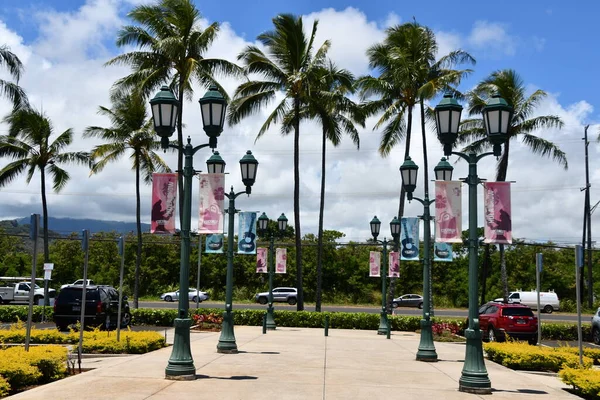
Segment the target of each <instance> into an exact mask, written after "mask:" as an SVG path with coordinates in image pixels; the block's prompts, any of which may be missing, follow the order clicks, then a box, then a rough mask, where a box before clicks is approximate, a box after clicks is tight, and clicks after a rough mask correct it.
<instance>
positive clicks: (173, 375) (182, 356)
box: [150, 86, 227, 380]
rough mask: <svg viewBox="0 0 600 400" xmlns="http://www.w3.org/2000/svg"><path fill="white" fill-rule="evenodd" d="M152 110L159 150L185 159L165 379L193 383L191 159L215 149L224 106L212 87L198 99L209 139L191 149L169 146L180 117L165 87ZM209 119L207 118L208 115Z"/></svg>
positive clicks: (225, 105)
mask: <svg viewBox="0 0 600 400" xmlns="http://www.w3.org/2000/svg"><path fill="white" fill-rule="evenodd" d="M150 105H151V108H152V119H153V121H154V130H155V131H156V134H157V135H158V136H160V137H161V147H162V148H163V149H165V150H166V149H167V148H169V147H171V148H174V149H177V151H179V152H181V153H183V155H184V157H185V162H184V167H183V171H178V173H180V174H181V173H183V210H182V211H183V217H182V220H181V260H180V267H179V292H180V293H181V294H182V295H181V296H179V305H178V312H177V318H175V321H174V325H175V336H174V339H173V351H172V352H171V357H170V358H169V362H168V365H167V367H166V369H165V377H166V378H167V379H174V380H193V379H196V367H195V366H194V360H193V359H192V353H191V351H190V326H191V325H192V323H191V320H190V317H189V313H188V311H189V299H188V296H187V293H188V292H189V274H190V225H191V210H192V177H193V176H194V173H195V171H194V167H193V156H194V154H196V152H197V151H198V150H200V149H202V148H204V147H207V146H210V147H211V148H212V149H214V148H215V147H217V137H218V136H219V135H220V134H221V132H222V131H223V122H224V118H223V116H224V115H225V109H226V107H227V103H226V101H225V99H224V98H223V96H222V95H221V93H219V92H218V91H217V89H216V88H215V87H211V88H210V90H209V91H208V92H207V93H206V95H205V96H204V97H203V98H202V99H200V105H201V109H202V116H203V123H204V131H205V132H206V134H207V135H208V137H209V142H208V143H205V144H202V145H199V146H196V147H192V145H191V143H190V142H191V141H190V138H189V137H188V139H187V144H186V145H185V146H184V145H183V144H182V143H178V144H171V143H169V138H170V137H171V136H172V135H173V132H174V131H175V127H176V125H177V116H178V115H179V106H180V103H179V101H178V100H177V99H176V98H175V96H174V95H173V92H172V91H171V90H170V89H169V87H167V86H163V87H162V88H161V89H160V91H159V92H158V93H157V94H156V95H155V96H154V98H153V99H152V100H150ZM205 109H206V110H207V111H212V110H216V109H220V116H219V117H218V118H217V116H216V114H214V116H213V117H212V118H209V119H206V118H204V117H205V112H204V111H205ZM209 117H210V115H209Z"/></svg>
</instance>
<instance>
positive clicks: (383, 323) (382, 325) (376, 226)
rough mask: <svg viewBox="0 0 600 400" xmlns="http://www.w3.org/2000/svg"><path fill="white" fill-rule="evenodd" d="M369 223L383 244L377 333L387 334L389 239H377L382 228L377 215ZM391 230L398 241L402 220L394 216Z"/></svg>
mask: <svg viewBox="0 0 600 400" xmlns="http://www.w3.org/2000/svg"><path fill="white" fill-rule="evenodd" d="M369 225H370V226H371V235H373V241H374V242H375V243H381V244H382V245H383V259H382V260H381V268H380V275H381V313H380V317H379V328H378V329H377V334H378V335H387V332H388V329H389V322H388V318H387V310H386V305H387V302H386V294H387V293H386V283H387V278H386V275H387V273H386V272H385V268H387V265H388V263H387V255H388V254H387V245H388V241H387V239H386V238H383V241H381V240H377V236H379V230H380V228H381V221H379V219H378V218H377V216H374V217H373V219H372V220H371V222H370V223H369ZM390 231H391V233H392V237H393V238H394V242H397V240H398V238H399V237H400V221H398V218H396V217H394V219H393V220H392V222H390Z"/></svg>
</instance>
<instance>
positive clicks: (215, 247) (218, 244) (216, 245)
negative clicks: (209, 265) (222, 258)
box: [205, 233, 223, 253]
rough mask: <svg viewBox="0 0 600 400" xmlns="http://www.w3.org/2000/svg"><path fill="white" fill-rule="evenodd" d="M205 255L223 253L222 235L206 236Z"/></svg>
mask: <svg viewBox="0 0 600 400" xmlns="http://www.w3.org/2000/svg"><path fill="white" fill-rule="evenodd" d="M205 252H206V253H223V234H222V233H214V234H212V235H206V247H205Z"/></svg>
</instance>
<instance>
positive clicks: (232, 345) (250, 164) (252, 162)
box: [217, 150, 258, 354]
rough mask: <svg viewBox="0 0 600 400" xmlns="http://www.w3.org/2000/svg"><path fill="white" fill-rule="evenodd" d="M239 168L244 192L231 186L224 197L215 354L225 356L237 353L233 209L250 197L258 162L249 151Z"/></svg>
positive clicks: (234, 211) (234, 210)
mask: <svg viewBox="0 0 600 400" xmlns="http://www.w3.org/2000/svg"><path fill="white" fill-rule="evenodd" d="M240 168H241V170H242V182H243V183H244V185H245V186H246V190H244V191H243V192H238V193H236V192H235V191H234V190H233V186H232V187H231V191H230V192H229V193H225V196H226V197H227V198H228V199H229V208H228V209H227V211H226V212H227V214H228V215H229V217H228V222H229V223H228V228H227V282H226V287H225V311H224V312H223V325H222V326H221V336H220V337H219V343H218V344H217V353H226V354H230V353H237V351H238V350H237V344H236V342H235V335H234V333H233V307H232V303H233V236H234V233H233V232H234V229H235V228H234V224H233V222H234V219H235V213H237V212H238V210H236V209H235V199H236V198H237V197H238V196H240V195H242V194H247V195H248V196H250V193H252V185H254V181H255V180H256V172H257V170H258V161H256V158H254V156H253V155H252V152H251V151H250V150H248V151H247V152H246V155H245V156H244V157H242V159H241V160H240ZM239 239H240V238H238V240H239Z"/></svg>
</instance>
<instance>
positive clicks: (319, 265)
mask: <svg viewBox="0 0 600 400" xmlns="http://www.w3.org/2000/svg"><path fill="white" fill-rule="evenodd" d="M326 148H327V133H326V132H325V128H323V143H322V144H321V203H320V204H319V238H318V250H317V302H316V305H315V311H317V312H321V291H322V286H323V266H322V262H323V210H324V208H325V151H326Z"/></svg>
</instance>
